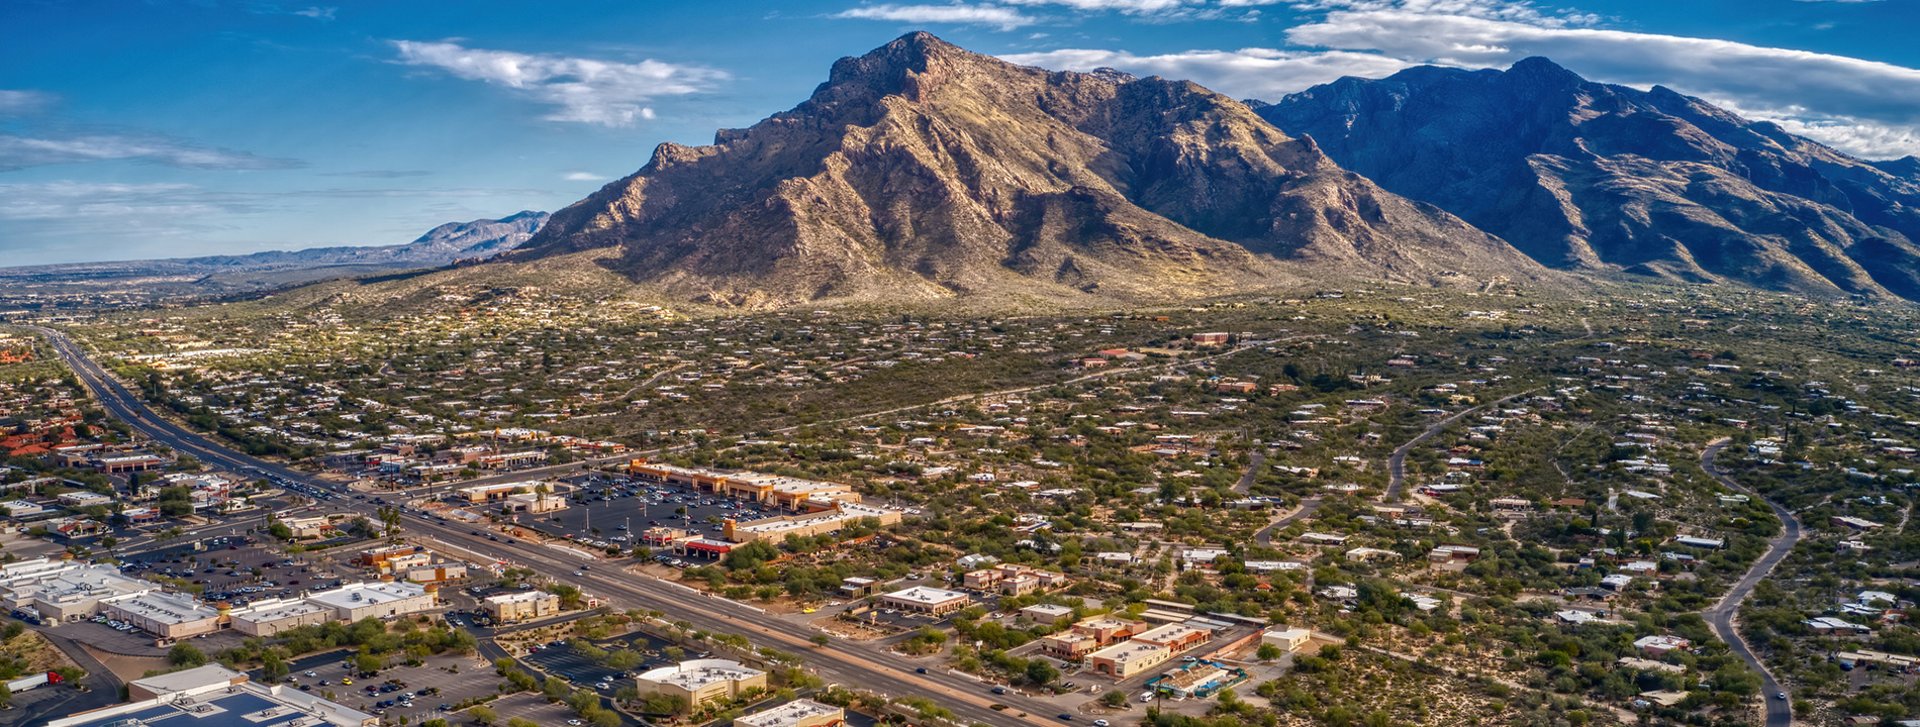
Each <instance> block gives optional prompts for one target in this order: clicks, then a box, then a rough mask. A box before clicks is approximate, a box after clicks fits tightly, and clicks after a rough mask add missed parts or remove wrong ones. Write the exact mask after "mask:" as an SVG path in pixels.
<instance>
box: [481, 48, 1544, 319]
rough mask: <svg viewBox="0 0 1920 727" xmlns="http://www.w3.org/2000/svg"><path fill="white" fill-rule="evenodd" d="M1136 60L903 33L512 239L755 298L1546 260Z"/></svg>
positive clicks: (1230, 278)
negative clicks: (1157, 75)
mask: <svg viewBox="0 0 1920 727" xmlns="http://www.w3.org/2000/svg"><path fill="white" fill-rule="evenodd" d="M1120 78H1121V77H1119V76H1117V75H1115V74H1111V73H1106V74H1083V73H1054V72H1049V71H1045V70H1042V69H1038V68H1028V67H1023V66H1017V65H1014V64H1012V63H1008V62H1005V61H1002V60H1000V59H997V58H993V57H991V56H986V55H980V54H976V53H972V52H969V51H966V50H962V49H960V48H957V47H954V46H952V45H950V44H948V43H946V42H945V41H942V40H940V39H939V38H936V37H934V36H932V35H929V34H926V33H912V34H908V35H906V36H902V37H900V38H898V39H896V40H894V41H892V42H889V43H887V44H886V45H884V46H881V47H880V48H877V49H875V50H873V51H871V52H868V53H866V54H863V55H859V56H854V57H848V58H843V59H841V60H840V61H838V62H836V63H835V64H834V66H833V71H832V74H831V76H830V77H829V80H828V81H827V82H826V83H824V84H822V85H821V86H820V87H819V88H817V89H816V90H815V91H814V93H813V96H812V97H811V98H809V99H808V100H807V101H805V102H804V103H801V104H800V105H799V106H796V107H794V108H793V109H791V110H788V111H784V112H781V113H778V114H775V115H773V116H772V117H770V118H768V119H766V120H763V121H761V122H759V123H756V124H753V125H752V126H750V127H748V128H745V129H739V130H727V131H722V132H719V133H717V134H716V135H715V138H716V143H715V144H714V145H712V146H706V147H680V146H671V145H662V146H661V148H660V150H659V151H658V152H657V153H656V155H655V160H654V161H653V162H651V163H649V164H647V166H646V167H645V168H643V169H641V170H640V171H639V172H638V173H636V174H634V175H632V176H630V177H627V178H626V179H623V180H622V181H621V182H620V183H619V184H618V185H609V187H607V188H603V189H602V190H601V191H600V192H597V193H595V194H594V195H592V196H590V197H588V198H587V199H585V200H582V201H581V202H577V203H575V204H574V205H571V206H569V207H568V208H566V209H564V210H561V211H560V212H558V213H556V214H555V216H554V219H553V221H552V222H550V223H549V224H547V225H546V226H545V227H544V228H542V229H541V231H540V233H539V234H538V236H537V237H536V238H535V239H534V240H533V241H532V242H530V243H529V244H528V245H526V246H525V249H524V251H523V252H519V253H516V257H515V259H520V260H527V259H533V258H537V257H540V256H542V255H548V254H554V253H560V252H570V251H577V250H585V249H592V248H609V247H611V248H617V251H616V252H615V253H614V254H613V255H610V256H608V257H607V258H606V261H605V263H604V264H606V265H607V266H608V267H610V268H612V269H614V270H617V271H619V272H622V273H625V274H627V275H628V276H630V277H631V278H633V279H634V280H636V281H639V282H642V283H645V284H649V285H658V286H660V289H661V290H662V291H663V292H665V293H667V294H668V295H671V296H676V297H684V298H687V299H690V300H696V301H702V302H707V303H712V304H715V305H722V306H737V307H749V308H757V307H775V306H780V305H791V304H797V303H801V302H805V301H816V300H859V301H888V302H907V301H931V300H942V299H948V298H957V297H962V296H966V297H969V298H973V299H976V300H1007V301H1038V300H1043V299H1045V300H1059V301H1066V300H1093V299H1095V298H1099V299H1105V300H1167V299H1179V298H1187V297H1194V296H1206V295H1215V294H1218V293H1221V292H1224V291H1235V290H1252V289H1259V288H1262V287H1266V286H1270V285H1273V284H1274V283H1275V282H1278V281H1285V280H1290V279H1291V278H1292V274H1293V273H1294V272H1295V271H1298V272H1302V273H1305V272H1312V273H1314V274H1315V275H1323V274H1327V273H1334V272H1337V273H1339V274H1340V275H1342V276H1359V277H1377V278H1382V279H1394V280H1403V281H1409V282H1412V281H1427V282H1433V283H1443V284H1452V283H1456V282H1460V281H1464V280H1468V279H1470V278H1476V277H1477V278H1478V279H1484V278H1486V277H1490V276H1494V275H1498V276H1507V277H1512V276H1516V275H1518V276H1528V275H1532V274H1533V273H1534V271H1537V270H1538V268H1537V266H1535V265H1534V264H1533V263H1532V262H1531V261H1529V260H1527V259H1525V258H1524V257H1523V256H1521V255H1520V254H1519V252H1518V251H1516V250H1513V249H1512V248H1511V247H1509V246H1507V245H1506V244H1505V243H1504V242H1501V241H1500V240H1498V239H1497V238H1493V237H1491V236H1489V235H1487V234H1485V233H1484V232H1481V231H1479V230H1475V229H1473V228H1471V227H1469V226H1467V225H1466V224H1465V223H1462V222H1460V221H1459V220H1458V219H1457V218H1453V217H1451V216H1449V215H1446V214H1444V213H1441V212H1439V211H1437V210H1435V209H1432V208H1430V207H1424V206H1420V205H1414V204H1412V203H1410V202H1408V201H1407V200H1405V199H1402V198H1399V197H1397V196H1394V195H1391V194H1388V193H1385V192H1383V191H1381V190H1380V189H1379V188H1378V187H1376V186H1374V185H1373V183H1371V182H1369V181H1367V180H1364V179H1362V178H1360V177H1357V176H1355V175H1352V174H1348V173H1346V172H1344V171H1342V170H1340V169H1339V168H1338V167H1336V166H1334V165H1333V164H1331V163H1330V162H1328V161H1327V159H1326V156H1325V155H1324V154H1322V153H1321V152H1320V150H1319V149H1318V148H1317V147H1315V146H1313V145H1312V144H1310V143H1307V142H1304V141H1300V140H1296V139H1291V138H1288V137H1287V136H1286V135H1285V134H1282V133H1280V131H1279V130H1278V129H1275V128H1273V127H1272V126H1271V125H1269V124H1267V123H1266V122H1264V121H1262V120H1260V119H1259V117H1257V116H1254V115H1253V114H1252V113H1249V112H1248V110H1247V108H1246V107H1245V106H1241V105H1240V104H1238V103H1234V102H1233V101H1232V100H1231V99H1228V98H1227V97H1224V96H1221V95H1219V94H1216V93H1214V92H1212V91H1207V90H1206V89H1203V88H1200V87H1199V86H1196V85H1194V84H1192V83H1190V82H1186V81H1168V80H1163V79H1147V80H1141V81H1134V82H1121V81H1120V80H1119V79H1120ZM994 305H999V304H997V303H996V304H994ZM1011 305H1019V303H1011Z"/></svg>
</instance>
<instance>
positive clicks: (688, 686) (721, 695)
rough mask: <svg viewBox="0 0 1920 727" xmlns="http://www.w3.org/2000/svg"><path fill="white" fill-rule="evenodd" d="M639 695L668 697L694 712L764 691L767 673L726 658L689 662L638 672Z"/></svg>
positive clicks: (636, 678)
mask: <svg viewBox="0 0 1920 727" xmlns="http://www.w3.org/2000/svg"><path fill="white" fill-rule="evenodd" d="M634 679H635V681H636V682H638V685H639V688H640V694H641V695H642V696H645V695H649V694H668V695H672V696H677V697H680V698H682V699H685V700H687V704H688V705H691V706H692V707H693V708H694V709H696V710H698V709H700V708H702V707H705V706H707V705H710V704H714V703H717V702H725V701H728V700H731V699H735V698H737V697H740V696H742V695H744V694H746V693H748V692H750V691H756V690H764V689H766V688H767V673H766V672H764V671H760V670H759V669H754V668H752V667H749V666H746V665H744V664H741V663H740V662H737V661H732V660H730V659H693V660H690V661H683V662H680V663H679V664H675V665H673V666H663V667H660V668H658V669H653V670H651V671H646V672H642V673H641V674H640V676H638V677H635V678H634Z"/></svg>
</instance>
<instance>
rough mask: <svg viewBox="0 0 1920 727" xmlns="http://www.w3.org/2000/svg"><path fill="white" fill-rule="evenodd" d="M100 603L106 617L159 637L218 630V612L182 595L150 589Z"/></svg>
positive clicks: (193, 634)
mask: <svg viewBox="0 0 1920 727" xmlns="http://www.w3.org/2000/svg"><path fill="white" fill-rule="evenodd" d="M101 605H102V607H103V609H104V613H106V615H107V616H108V617H109V618H114V619H118V620H121V621H125V622H127V623H130V624H133V625H134V627H136V628H138V629H140V630H142V631H145V632H147V633H149V634H153V635H154V636H157V637H159V638H161V639H168V640H175V639H185V638H189V637H193V636H199V635H201V634H210V633H213V632H215V631H219V630H220V612H219V611H215V610H213V609H211V608H208V607H206V606H204V605H201V604H200V602H199V601H198V600H196V599H195V598H194V597H192V596H189V595H185V594H180V593H166V592H163V591H150V592H147V593H136V594H132V595H127V596H119V597H116V598H111V599H107V600H105V601H103V602H102V604H101Z"/></svg>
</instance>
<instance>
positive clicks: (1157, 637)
mask: <svg viewBox="0 0 1920 727" xmlns="http://www.w3.org/2000/svg"><path fill="white" fill-rule="evenodd" d="M1133 640H1134V641H1136V642H1141V643H1148V644H1159V645H1160V646H1164V647H1167V651H1169V652H1172V653H1174V654H1175V655H1178V654H1184V653H1186V652H1188V651H1192V650H1193V649H1195V648H1197V647H1199V646H1201V645H1204V644H1206V643H1207V642H1209V641H1212V640H1213V632H1212V631H1209V630H1207V629H1203V628H1200V627H1198V626H1191V625H1188V624H1183V623H1179V624H1166V625H1163V626H1156V627H1154V628H1152V629H1149V630H1147V631H1143V632H1140V633H1138V634H1135V635H1134V637H1133Z"/></svg>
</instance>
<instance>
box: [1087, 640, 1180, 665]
mask: <svg viewBox="0 0 1920 727" xmlns="http://www.w3.org/2000/svg"><path fill="white" fill-rule="evenodd" d="M1166 650H1167V647H1165V646H1161V645H1159V644H1149V643H1147V642H1144V641H1122V642H1120V643H1118V644H1114V645H1112V646H1109V647H1107V648H1104V649H1101V650H1099V651H1096V652H1093V653H1091V654H1088V655H1087V658H1089V659H1112V660H1114V661H1132V660H1134V659H1138V658H1140V657H1141V656H1144V655H1146V654H1147V653H1149V652H1153V651H1166Z"/></svg>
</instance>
